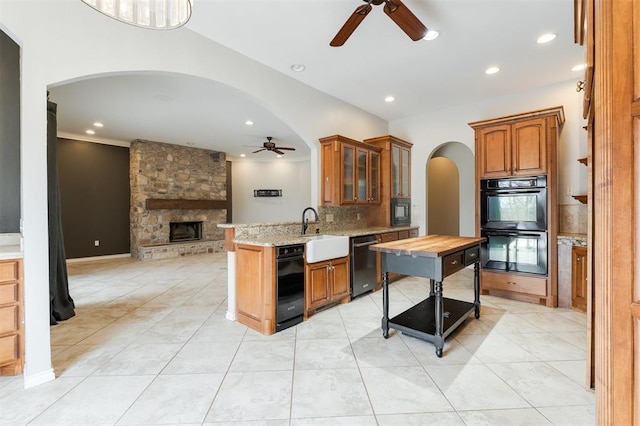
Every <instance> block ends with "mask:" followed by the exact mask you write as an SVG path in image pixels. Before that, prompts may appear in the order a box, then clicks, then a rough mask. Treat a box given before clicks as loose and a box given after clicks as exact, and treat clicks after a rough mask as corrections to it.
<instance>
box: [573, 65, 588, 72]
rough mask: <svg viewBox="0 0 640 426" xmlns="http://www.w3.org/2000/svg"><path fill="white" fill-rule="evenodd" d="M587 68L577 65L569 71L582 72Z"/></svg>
mask: <svg viewBox="0 0 640 426" xmlns="http://www.w3.org/2000/svg"><path fill="white" fill-rule="evenodd" d="M586 67H587V64H578V65H576V66H575V67H573V68H571V71H582V70H583V69H585V68H586Z"/></svg>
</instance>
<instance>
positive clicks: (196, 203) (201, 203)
mask: <svg viewBox="0 0 640 426" xmlns="http://www.w3.org/2000/svg"><path fill="white" fill-rule="evenodd" d="M145 207H146V208H147V210H161V209H173V210H215V209H226V208H227V200H188V199H184V198H171V199H166V198H147V200H146V202H145Z"/></svg>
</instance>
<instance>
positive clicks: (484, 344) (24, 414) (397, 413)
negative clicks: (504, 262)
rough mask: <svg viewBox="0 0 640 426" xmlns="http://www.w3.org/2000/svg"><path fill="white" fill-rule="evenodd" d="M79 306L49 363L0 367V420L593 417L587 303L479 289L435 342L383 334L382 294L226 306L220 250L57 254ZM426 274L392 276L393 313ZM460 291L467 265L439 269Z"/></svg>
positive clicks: (59, 331)
mask: <svg viewBox="0 0 640 426" xmlns="http://www.w3.org/2000/svg"><path fill="white" fill-rule="evenodd" d="M69 275H70V289H71V294H72V296H73V297H74V299H75V301H76V304H77V310H76V312H77V315H76V317H74V318H72V319H70V320H68V321H65V322H62V323H60V324H59V325H56V326H54V327H52V328H51V341H52V356H53V366H54V368H55V372H56V377H57V379H56V380H55V381H53V382H49V383H46V384H44V385H41V386H38V387H36V388H32V389H27V390H24V389H22V387H23V382H22V379H21V378H7V377H3V378H0V424H15V425H21V424H33V425H54V424H57V425H102V424H105V425H106V424H117V425H159V424H182V425H185V424H188V425H273V426H279V425H296V426H297V425H421V424H430V425H516V424H517V425H547V424H555V425H592V424H594V423H595V420H594V417H595V416H594V412H595V397H594V394H593V393H592V392H591V391H588V390H585V386H584V382H585V356H586V351H585V348H586V319H585V315H584V314H582V313H579V312H575V311H571V310H565V309H549V308H545V307H541V306H535V305H530V304H525V303H519V302H515V301H510V300H505V299H500V298H496V297H490V296H483V298H482V304H483V305H482V315H481V317H480V319H479V320H476V319H474V318H473V316H471V317H470V318H469V319H467V321H466V322H465V324H464V325H463V326H462V327H461V328H460V329H459V330H458V331H456V332H455V333H454V334H452V335H451V336H450V337H449V338H448V339H447V342H446V345H445V350H444V356H443V357H442V358H437V357H436V356H435V350H434V347H433V345H431V344H430V343H426V342H423V341H420V340H417V339H415V338H412V337H408V336H403V335H402V334H400V333H396V332H395V331H392V332H391V336H390V337H389V339H388V340H385V339H383V338H382V336H381V331H380V318H381V305H382V294H381V292H377V293H374V294H370V295H365V296H362V297H360V298H358V299H356V300H354V301H353V302H351V303H350V304H346V305H340V306H337V307H334V308H330V309H328V310H326V311H323V312H321V313H319V314H317V315H315V316H313V317H311V318H310V319H309V320H308V321H306V322H304V323H302V324H300V325H298V326H296V327H294V328H290V329H288V330H285V331H283V332H280V333H277V334H275V335H273V336H262V335H260V334H258V333H256V332H254V331H253V330H250V329H248V328H246V327H244V326H243V325H240V324H238V323H235V322H231V321H228V320H226V319H225V313H226V308H227V307H226V292H227V273H226V255H225V254H223V253H216V254H209V255H199V256H189V257H184V258H180V259H170V260H162V261H151V262H139V261H134V260H131V259H114V260H101V261H92V262H83V263H72V264H70V265H69ZM427 286H428V283H427V281H426V280H424V279H420V278H413V277H408V278H405V279H403V280H401V281H398V282H396V283H394V284H392V287H391V291H390V300H391V303H390V305H391V311H392V314H393V313H398V312H401V311H402V310H404V309H406V308H408V307H410V306H412V305H413V304H415V303H416V302H418V301H420V300H422V298H424V295H425V294H426V292H427V291H428V290H427ZM444 288H445V295H446V296H447V297H453V298H459V299H465V300H471V299H472V298H473V292H472V271H470V270H468V269H467V270H464V271H461V272H459V273H457V274H456V275H454V276H452V277H449V278H447V280H446V281H445V285H444Z"/></svg>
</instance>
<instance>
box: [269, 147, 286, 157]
mask: <svg viewBox="0 0 640 426" xmlns="http://www.w3.org/2000/svg"><path fill="white" fill-rule="evenodd" d="M271 151H273V152H275V153H277V154H280V155H284V152H282V151H280V150H279V149H278V148H273V149H272V150H271Z"/></svg>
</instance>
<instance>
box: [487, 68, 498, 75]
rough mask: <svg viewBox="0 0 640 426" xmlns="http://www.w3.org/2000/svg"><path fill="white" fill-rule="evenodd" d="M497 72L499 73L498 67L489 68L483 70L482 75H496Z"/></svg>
mask: <svg viewBox="0 0 640 426" xmlns="http://www.w3.org/2000/svg"><path fill="white" fill-rule="evenodd" d="M498 71H500V68H498V67H489V68H487V69H486V70H484V73H485V74H489V75H491V74H495V73H497V72H498Z"/></svg>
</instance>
